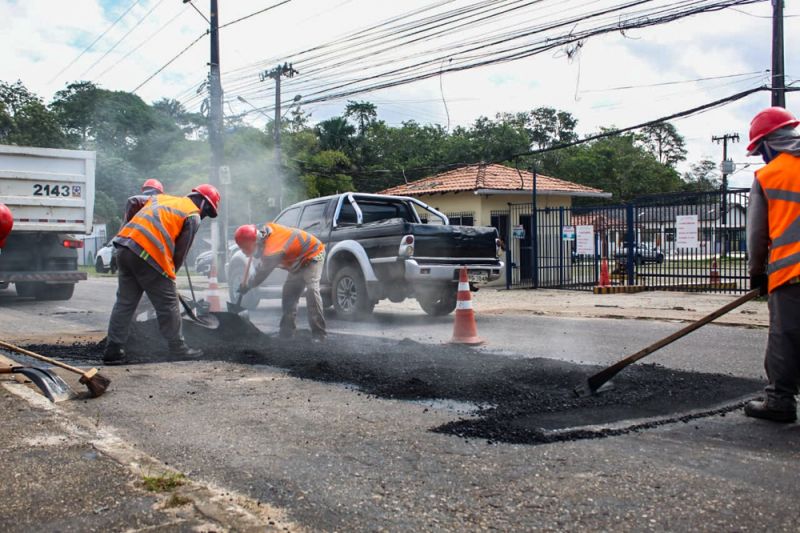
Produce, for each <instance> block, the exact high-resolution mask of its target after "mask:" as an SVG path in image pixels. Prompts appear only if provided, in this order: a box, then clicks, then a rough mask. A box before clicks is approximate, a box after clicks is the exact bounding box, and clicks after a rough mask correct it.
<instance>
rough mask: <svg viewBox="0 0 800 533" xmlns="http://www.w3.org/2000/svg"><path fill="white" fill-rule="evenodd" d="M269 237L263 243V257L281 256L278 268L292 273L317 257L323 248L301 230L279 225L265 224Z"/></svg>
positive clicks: (318, 241) (319, 242)
mask: <svg viewBox="0 0 800 533" xmlns="http://www.w3.org/2000/svg"><path fill="white" fill-rule="evenodd" d="M266 227H267V228H269V236H268V237H267V239H266V241H265V242H264V256H270V255H276V254H282V257H281V264H280V267H281V268H283V269H284V270H288V271H289V272H294V271H296V270H297V269H299V268H300V267H301V266H303V265H304V264H306V263H308V262H309V261H311V260H312V259H314V258H315V257H316V256H318V255H319V254H320V253H321V252H322V251H323V250H324V249H325V246H324V245H323V244H322V242H321V241H320V240H319V239H317V238H316V237H314V236H313V235H311V234H310V233H308V232H305V231H303V230H301V229H296V228H289V227H286V226H281V225H280V224H273V223H269V224H266Z"/></svg>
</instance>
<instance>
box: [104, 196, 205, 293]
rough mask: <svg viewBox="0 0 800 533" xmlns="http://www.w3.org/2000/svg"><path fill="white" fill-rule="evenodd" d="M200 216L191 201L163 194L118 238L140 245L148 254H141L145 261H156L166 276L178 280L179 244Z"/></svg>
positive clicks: (125, 227)
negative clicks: (185, 225) (191, 221)
mask: <svg viewBox="0 0 800 533" xmlns="http://www.w3.org/2000/svg"><path fill="white" fill-rule="evenodd" d="M199 212H200V211H199V209H198V208H197V206H196V205H195V204H194V202H193V201H191V200H190V199H189V198H186V197H181V196H170V195H167V194H159V195H157V196H154V197H153V198H152V199H151V200H150V201H149V202H148V203H147V204H146V205H145V206H144V207H143V208H142V209H141V210H140V211H139V212H138V213H136V215H135V216H134V217H133V218H132V219H131V220H130V222H128V223H127V224H125V225H124V226H123V227H122V229H121V230H120V231H119V233H118V234H117V235H119V236H120V237H127V238H129V239H131V240H133V241H134V242H136V244H138V245H139V246H141V247H142V249H143V250H144V252H143V253H142V254H141V255H142V258H143V259H147V257H148V256H149V257H152V258H153V260H154V261H155V262H156V263H157V264H158V266H160V267H161V269H162V270H163V272H164V275H166V276H168V277H169V278H171V279H175V263H174V262H173V255H174V254H175V240H176V239H177V238H178V235H180V232H181V230H182V229H183V223H184V221H185V220H186V218H187V217H190V216H192V215H196V214H199Z"/></svg>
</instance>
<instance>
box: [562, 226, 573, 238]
mask: <svg viewBox="0 0 800 533" xmlns="http://www.w3.org/2000/svg"><path fill="white" fill-rule="evenodd" d="M561 239H562V240H565V241H574V240H575V226H562V227H561Z"/></svg>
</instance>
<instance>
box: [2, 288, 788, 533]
mask: <svg viewBox="0 0 800 533" xmlns="http://www.w3.org/2000/svg"><path fill="white" fill-rule="evenodd" d="M114 290H115V283H114V280H113V279H112V278H99V279H91V280H89V281H88V282H84V283H81V284H78V289H77V290H76V295H75V297H74V298H73V299H72V300H70V301H69V302H61V303H59V302H49V303H40V302H33V301H30V302H23V301H19V300H16V299H15V298H14V297H13V296H11V294H13V291H0V307H2V309H3V315H4V320H3V324H2V325H0V329H1V330H2V335H3V337H4V338H13V339H14V340H27V341H29V342H43V343H55V342H57V341H58V340H59V339H60V341H61V342H62V343H67V344H69V343H70V342H71V341H72V340H74V339H75V338H78V336H80V335H88V336H90V337H91V336H94V337H95V338H97V337H99V336H102V332H103V331H104V329H105V325H106V322H107V319H108V313H109V311H110V308H111V305H112V304H113V294H114ZM277 307H278V302H276V301H270V302H263V303H262V305H261V307H260V308H259V309H258V310H257V311H255V312H253V313H251V317H252V320H253V322H254V323H255V324H256V325H257V326H258V327H259V328H260V329H261V330H262V331H264V332H265V333H266V334H267V339H268V340H267V341H265V342H267V343H273V344H269V350H270V353H271V357H270V358H269V359H267V360H268V361H269V363H270V364H266V365H265V364H261V361H263V360H262V359H261V358H260V357H261V355H263V354H261V353H259V352H257V351H254V352H253V353H245V352H241V351H239V352H237V354H236V357H231V358H229V359H222V360H218V361H206V360H204V361H184V362H161V363H153V364H138V365H131V366H129V367H115V368H106V369H103V373H104V374H107V375H108V376H109V377H111V378H112V380H113V384H112V388H111V389H110V390H109V392H108V393H107V394H105V395H104V396H102V397H100V398H98V399H94V400H91V401H86V402H68V403H65V404H59V409H60V410H62V411H61V412H62V413H63V414H64V416H65V417H81V418H83V419H86V420H90V421H92V424H93V425H94V426H96V428H98V430H103V431H104V432H107V433H110V434H113V435H114V436H116V437H118V438H119V441H120V442H124V443H127V444H128V445H130V446H133V447H134V448H135V449H136V450H138V451H139V452H141V453H145V454H148V455H149V456H152V457H156V458H158V459H159V460H160V461H162V462H164V463H167V464H169V465H170V466H172V467H175V468H177V469H179V470H180V471H182V472H184V473H185V474H186V475H187V476H188V477H189V478H190V479H192V480H196V481H198V482H202V483H207V484H209V485H213V486H216V487H222V488H223V489H224V490H225V491H229V492H230V494H235V495H237V497H239V496H240V497H243V498H246V499H249V500H250V501H252V502H255V504H264V505H268V506H270V508H271V509H272V510H273V514H274V515H275V516H276V517H277V516H280V517H281V518H282V519H284V520H286V521H287V523H291V524H292V527H291V528H290V529H298V530H309V531H318V530H319V531H342V530H351V531H373V530H392V531H398V530H404V531H405V530H407V531H419V530H438V531H444V530H465V529H470V530H476V529H477V530H484V529H500V530H516V531H529V530H535V529H546V530H579V529H582V530H586V529H592V530H598V529H601V530H656V531H665V530H689V529H700V530H726V531H727V530H736V531H745V530H770V531H795V530H796V527H797V526H796V524H797V520H798V518H800V511H798V510H797V506H796V501H797V498H798V496H800V488H798V485H797V483H796V473H795V470H796V469H795V466H796V464H797V461H798V459H800V451H798V448H797V445H796V443H797V440H798V437H800V426H798V425H796V424H792V425H788V426H780V425H774V424H769V423H764V422H759V421H753V420H750V419H746V418H745V417H743V416H742V414H741V412H740V410H736V409H734V410H728V409H721V410H714V409H710V410H707V412H705V413H702V414H700V415H698V416H697V417H694V416H690V415H691V412H690V411H688V410H687V411H681V412H679V413H673V415H676V416H672V417H666V418H664V417H661V418H659V417H656V416H654V417H647V416H644V417H640V418H638V419H637V420H630V419H624V417H623V419H622V420H616V421H615V422H614V424H609V425H607V426H606V429H609V428H610V429H613V428H625V429H626V430H625V431H622V432H619V433H618V434H617V433H614V432H613V431H611V432H606V433H602V432H601V431H598V428H588V429H587V431H596V434H594V435H592V437H603V436H605V435H610V436H605V438H588V439H586V438H580V439H577V440H573V439H567V440H560V441H558V442H553V443H550V444H541V443H540V444H538V445H530V444H513V443H507V442H498V441H497V440H493V439H487V438H479V437H474V436H470V435H468V434H461V436H458V435H459V433H458V432H441V431H432V430H434V429H436V428H441V427H443V426H446V425H447V424H451V423H453V422H455V421H459V420H460V421H470V420H474V419H475V418H476V417H478V416H479V414H476V412H475V411H474V409H475V407H476V405H475V404H474V403H472V402H468V401H460V400H458V399H457V398H455V399H454V398H448V399H444V400H430V399H427V400H420V399H411V398H406V399H403V398H402V397H401V398H392V397H391V394H385V391H381V390H376V391H370V390H369V387H368V382H369V377H370V375H369V374H368V373H365V372H362V373H360V374H358V379H359V380H362V381H361V382H356V383H353V382H352V381H348V380H343V382H340V381H337V380H331V379H328V378H329V377H330V376H331V375H332V374H331V371H330V368H331V363H330V361H331V360H332V359H333V358H335V357H337V356H338V355H339V354H340V352H338V351H337V350H338V349H340V348H337V347H340V346H341V345H342V343H343V344H344V345H347V344H348V342H350V344H349V345H350V346H351V347H352V348H353V351H354V352H358V349H359V346H360V347H361V348H360V349H361V350H364V348H363V347H364V346H373V347H374V350H373V358H372V359H373V360H374V361H377V364H376V363H374V362H373V365H374V366H373V367H371V368H369V370H370V372H374V374H373V375H374V376H375V377H376V380H377V379H381V377H382V376H383V374H382V373H381V372H378V371H377V370H375V369H376V368H379V367H380V366H381V365H383V366H386V367H394V366H397V367H398V368H397V369H396V372H400V371H405V370H408V369H409V368H412V367H413V369H414V370H415V372H416V373H415V374H413V377H414V379H416V380H417V381H413V380H412V381H411V383H412V384H419V383H420V382H422V384H424V385H426V386H432V385H437V384H441V383H447V382H448V381H456V382H457V381H458V379H457V378H458V377H459V376H460V375H461V374H460V372H463V373H466V371H467V370H469V369H470V367H471V372H472V375H473V376H474V375H476V374H477V375H478V377H485V378H486V379H487V380H488V379H490V378H491V377H492V376H493V375H495V373H496V369H498V368H505V369H507V368H511V369H513V370H515V371H518V372H520V373H521V372H523V371H525V370H526V369H528V368H529V367H528V366H527V365H534V364H539V365H542V364H544V365H545V366H548V365H550V366H552V367H557V368H559V369H560V368H562V365H564V366H563V367H564V368H566V367H567V365H571V363H572V362H581V361H583V362H594V363H606V362H611V361H614V360H616V359H618V358H620V357H622V356H624V355H627V354H629V353H631V352H633V351H637V350H639V349H640V348H642V347H644V346H645V345H647V344H650V343H652V342H654V341H655V340H658V339H659V338H661V337H664V336H666V335H668V334H670V333H672V332H674V331H675V330H677V329H679V328H680V327H682V325H683V324H679V323H664V322H655V321H639V320H611V319H585V318H552V317H541V316H532V315H525V316H517V315H503V316H479V321H478V327H479V334H480V335H481V336H483V337H484V338H485V339H486V340H487V345H486V346H485V347H483V348H480V349H479V350H477V351H470V352H469V353H468V352H464V355H460V352H455V351H454V352H450V351H448V350H449V349H448V348H443V347H442V343H443V342H444V341H446V340H447V339H448V338H449V337H450V335H451V332H452V317H443V318H430V317H427V316H425V315H424V314H422V312H421V311H411V310H409V309H406V308H400V307H397V308H393V307H391V306H388V307H386V309H385V310H384V307H385V306H383V305H379V306H378V308H377V313H376V314H375V316H374V317H373V318H372V319H371V320H369V321H367V322H365V323H359V324H355V323H348V322H343V321H339V320H336V319H335V318H334V317H330V321H329V327H330V331H331V334H332V341H333V342H332V343H331V346H332V347H329V348H325V347H323V348H319V350H321V352H319V353H313V357H315V358H317V359H315V361H317V362H324V363H326V364H327V365H328V366H326V365H325V364H322V365H317V366H313V365H306V366H305V367H302V368H304V369H305V371H306V372H308V374H306V378H303V376H304V374H303V373H302V372H299V371H298V365H296V364H294V362H295V361H296V360H297V359H299V358H300V355H299V354H300V352H299V351H298V350H301V348H298V347H297V345H296V344H289V345H286V346H284V349H283V350H282V349H281V345H280V344H274V341H273V340H272V339H273V337H271V336H270V334H271V333H274V332H275V330H276V329H277V321H278V317H279V311H278V309H277ZM304 318H305V317H304V316H303V315H302V314H301V316H300V317H299V320H298V324H299V326H300V327H301V328H303V327H304ZM370 339H371V340H370ZM403 339H408V340H407V341H403V342H394V341H395V340H397V341H402V340H403ZM765 339H766V332H765V331H764V330H763V329H745V328H735V327H721V326H713V325H711V326H707V327H705V328H703V329H701V330H700V331H697V332H695V333H693V334H691V335H689V336H688V337H686V338H685V339H683V340H681V341H678V342H677V343H675V344H674V345H672V346H670V347H668V348H665V349H663V350H661V351H660V352H658V353H657V354H654V355H653V356H651V357H650V358H649V359H648V360H650V361H651V362H653V363H658V364H659V365H661V366H663V367H664V368H666V369H667V370H668V371H669V372H668V374H664V375H668V376H672V377H674V376H681V374H680V373H676V372H675V371H678V370H687V371H691V372H690V373H689V374H690V375H687V377H686V380H688V382H690V383H698V384H703V383H709V381H708V380H707V379H706V378H705V377H702V376H701V377H700V378H697V381H696V382H695V381H692V380H693V379H695V378H696V376H694V375H696V374H697V373H698V372H701V373H713V374H725V376H723V377H724V378H725V379H728V378H730V379H739V378H745V379H746V380H752V379H755V378H759V377H760V376H761V375H762V369H761V358H762V353H763V347H764V344H765ZM188 340H189V342H190V343H191V342H192V340H191V339H190V338H189V339H188ZM206 344H207V343H206ZM381 346H383V347H384V348H383V349H381ZM392 346H400V347H401V348H404V349H406V350H407V351H408V352H409V353H413V354H415V355H416V358H415V359H414V361H411V362H409V361H405V363H404V365H405V366H404V365H401V364H400V363H401V361H393V360H392V357H389V356H392V355H394V352H392V350H393V349H394V348H392ZM201 347H205V346H201ZM310 350H311V349H310V348H309V349H308V350H305V351H306V352H307V351H310ZM232 351H233V349H232ZM301 351H302V350H301ZM381 351H383V352H384V353H381ZM325 352H327V353H325ZM303 353H305V352H303ZM293 356H297V357H293ZM344 356H346V357H347V359H346V360H344V361H343V363H347V365H343V366H349V365H352V366H353V367H356V368H360V369H362V370H363V369H364V368H365V367H363V366H358V365H361V364H362V362H363V361H362V359H359V357H358V356H359V353H355V354H343V355H342V357H344ZM247 357H252V359H248V358H247ZM434 357H435V358H434ZM448 358H449V359H448ZM482 358H483V359H482ZM503 358H505V359H506V360H507V364H504V363H503ZM541 358H547V359H551V360H555V361H554V362H553V363H551V364H548V363H541V361H543V359H541ZM447 360H450V361H453V362H456V361H457V362H459V365H455V364H454V365H452V367H449V368H452V369H453V374H452V376H451V377H452V378H453V379H452V380H448V375H447V374H446V373H445V372H444V371H443V368H444V369H446V368H448V367H446V366H442V364H441V362H442V361H447ZM420 361H423V362H425V364H428V365H429V368H430V372H431V376H433V377H432V378H431V379H430V380H428V381H425V380H421V379H419V378H418V376H420V375H421V374H420V373H419V370H420V369H422V370H424V368H425V367H424V366H420V364H419V363H420ZM412 362H413V363H414V365H412V364H411V363H412ZM333 366H335V365H333ZM314 368H316V370H317V373H316V374H313V373H312V372H311V370H312V369H314ZM568 368H570V369H572V368H573V367H572V366H569V367H568ZM651 368H652V371H651V370H650V368H648V367H646V366H642V367H641V368H639V369H638V370H637V371H638V372H640V374H637V376H640V377H642V376H644V377H647V376H650V377H651V378H652V376H658V375H660V374H657V372H661V371H662V370H659V368H658V367H651ZM476 369H477V371H476ZM572 371H573V370H570V372H572ZM387 372H388V370H387ZM481 374H483V376H481ZM633 374H635V373H633ZM633 374H632V375H633ZM693 376H694V377H693ZM434 378H435V379H434ZM476 379H477V378H476ZM636 379H638V377H637V378H636ZM715 379H717V378H715ZM720 379H721V378H720ZM680 381H681V380H679V381H678V382H675V383H679V382H680ZM684 381H685V380H684ZM658 386H663V383H660V384H659V383H653V384H652V388H653V389H657V387H658ZM676 386H677V385H676ZM745 388H746V387H745ZM658 390H663V389H658ZM676 390H677V389H676ZM686 390H687V391H690V390H691V389H686ZM423 392H424V390H423ZM694 392H697V391H694ZM699 392H705V393H709V394H710V395H711V396H713V394H714V390H707V391H699ZM422 396H424V394H423V395H422ZM453 396H457V394H453ZM719 399H720V400H721V403H722V405H723V407H724V405H729V406H730V405H733V406H734V407H735V404H736V402H735V401H734V400H732V399H727V400H725V401H722V400H723V398H719ZM660 400H662V403H667V404H668V403H670V399H669V398H664V397H662V398H660ZM675 404H676V405H677V404H679V402H678V401H677V399H676V401H675ZM633 411H634V410H633V409H632V412H633ZM714 413H716V414H714ZM681 415H686V416H681ZM536 416H543V415H542V413H538V414H537V415H536ZM534 418H535V417H534ZM534 422H535V421H534ZM649 422H655V423H649ZM631 428H633V429H631ZM599 429H602V428H599ZM614 435H617V436H614Z"/></svg>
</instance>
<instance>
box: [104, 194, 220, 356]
mask: <svg viewBox="0 0 800 533" xmlns="http://www.w3.org/2000/svg"><path fill="white" fill-rule="evenodd" d="M219 201H220V195H219V192H218V191H217V189H216V188H215V187H213V186H212V185H199V186H197V187H195V188H194V189H192V192H191V193H189V194H188V195H187V196H185V197H180V196H170V195H167V194H157V195H155V196H153V197H152V198H151V200H150V201H149V202H148V203H147V204H146V205H145V206H144V207H143V208H142V209H141V210H140V211H139V212H138V213H136V214H135V215H134V216H133V218H132V219H131V220H130V221H129V222H128V223H126V224H125V225H124V226H123V227H122V229H120V230H119V233H117V236H116V237H114V240H113V243H114V247H115V248H117V249H118V254H117V267H118V277H119V286H118V288H117V301H116V303H115V304H114V309H113V310H112V311H111V319H110V321H109V324H108V341H107V345H106V349H105V352H104V354H103V362H104V363H106V364H123V363H125V362H127V360H126V357H125V351H124V348H123V347H124V345H125V342H126V341H127V339H128V330H129V328H130V322H131V319H132V318H133V314H134V312H135V311H136V306H137V305H138V303H139V300H140V299H141V297H142V293H146V294H147V296H148V298H149V299H150V302H151V303H152V304H153V307H154V308H155V310H156V319H157V321H158V328H159V331H160V332H161V335H162V336H163V337H164V338H165V339H166V340H167V344H168V346H169V351H170V354H171V355H173V356H176V357H199V356H201V355H202V353H203V352H202V351H201V350H197V349H193V348H189V347H188V346H187V345H186V342H185V341H184V339H183V334H182V332H181V315H180V310H179V309H178V293H177V289H176V287H175V277H176V276H175V273H176V272H177V271H178V269H180V267H181V265H182V264H183V261H184V259H185V258H186V254H187V252H188V251H189V248H190V247H191V245H192V241H193V240H194V236H195V234H196V233H197V228H198V227H199V225H200V220H201V219H203V218H205V217H211V218H214V217H216V216H217V210H218V207H219Z"/></svg>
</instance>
